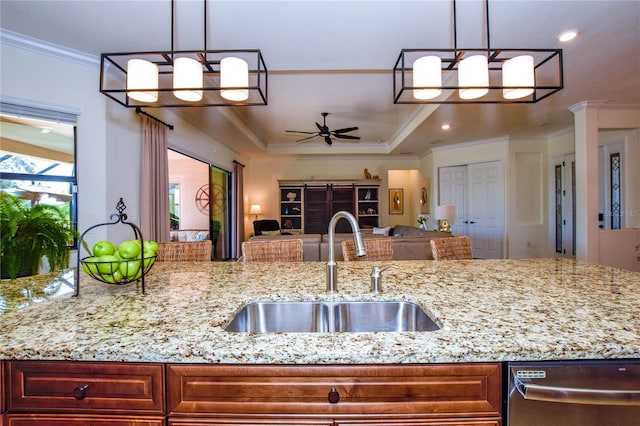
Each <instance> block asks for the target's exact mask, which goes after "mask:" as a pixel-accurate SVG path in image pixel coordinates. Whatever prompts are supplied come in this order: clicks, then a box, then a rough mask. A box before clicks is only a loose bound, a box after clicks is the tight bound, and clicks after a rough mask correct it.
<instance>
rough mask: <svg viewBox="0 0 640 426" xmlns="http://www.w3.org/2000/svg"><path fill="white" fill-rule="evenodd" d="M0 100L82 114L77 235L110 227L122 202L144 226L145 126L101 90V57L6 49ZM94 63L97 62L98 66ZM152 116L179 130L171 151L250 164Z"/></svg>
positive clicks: (164, 115)
mask: <svg viewBox="0 0 640 426" xmlns="http://www.w3.org/2000/svg"><path fill="white" fill-rule="evenodd" d="M1 47H2V48H1V50H0V52H1V55H2V57H1V60H0V75H1V77H2V78H1V79H0V93H1V94H2V97H3V98H4V99H11V100H12V101H14V102H23V103H25V104H28V105H33V104H35V105H40V106H41V107H43V108H46V107H48V108H50V109H53V110H55V109H56V107H57V108H58V109H63V110H65V111H66V110H72V111H77V112H78V113H79V116H78V126H77V131H78V133H77V134H78V137H77V152H76V161H77V177H78V229H79V231H80V232H83V231H84V230H85V229H87V228H88V227H90V226H93V225H96V224H98V223H103V222H107V221H109V215H110V214H111V213H114V212H115V211H116V210H115V206H116V203H117V202H118V200H119V198H120V197H122V198H123V199H124V202H125V204H126V205H127V209H126V213H127V215H128V220H129V221H130V222H133V223H136V224H137V225H139V224H140V158H141V141H142V134H141V133H142V132H141V124H140V123H141V120H140V117H138V116H137V115H136V113H135V111H134V110H132V109H127V108H125V107H123V106H121V105H119V104H117V103H115V102H114V101H112V100H110V99H108V98H107V97H106V96H104V95H103V94H101V93H100V91H99V81H100V71H99V66H98V60H97V58H91V57H89V56H86V55H84V56H80V59H82V60H76V59H75V55H71V54H70V55H68V56H62V55H61V54H60V53H55V54H52V53H50V52H49V50H48V48H47V46H45V45H43V46H39V47H37V49H36V50H31V49H26V48H22V47H18V46H14V45H13V44H9V43H6V42H4V39H3V43H2V46H1ZM92 60H93V62H92ZM153 115H155V116H157V117H158V118H161V119H163V121H165V122H168V123H170V124H173V125H174V126H175V129H174V130H173V131H171V130H168V131H167V137H168V141H169V145H170V146H172V147H174V148H176V149H177V150H178V151H180V152H184V153H186V154H189V155H192V156H194V157H196V158H199V159H201V160H204V161H206V162H208V163H211V164H214V165H216V166H218V167H220V168H223V169H226V170H232V169H233V160H237V161H240V162H244V163H246V159H243V158H242V157H241V156H239V155H237V154H236V153H235V152H233V151H232V150H230V149H228V148H226V147H225V146H223V145H221V144H220V143H218V142H217V141H215V140H213V139H212V138H210V137H209V136H208V135H206V134H204V133H202V132H201V131H199V130H197V129H195V128H194V127H193V126H191V125H190V124H189V123H187V122H185V121H183V120H181V119H179V118H178V117H177V116H176V115H175V114H173V113H171V112H170V111H168V110H154V111H153ZM129 233H130V230H129V229H128V228H127V227H115V226H109V227H103V228H98V229H97V230H96V232H95V233H94V232H92V239H95V240H98V239H103V238H108V239H110V240H113V241H115V242H119V241H121V240H123V239H129Z"/></svg>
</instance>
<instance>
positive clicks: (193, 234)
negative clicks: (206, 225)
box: [169, 229, 210, 243]
mask: <svg viewBox="0 0 640 426" xmlns="http://www.w3.org/2000/svg"><path fill="white" fill-rule="evenodd" d="M209 239H210V238H209V230H208V229H178V230H171V231H170V232H169V241H171V242H183V243H184V242H187V243H191V242H195V241H205V240H209Z"/></svg>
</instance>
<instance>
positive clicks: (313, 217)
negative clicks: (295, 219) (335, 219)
mask: <svg viewBox="0 0 640 426" xmlns="http://www.w3.org/2000/svg"><path fill="white" fill-rule="evenodd" d="M328 197H329V191H328V187H325V186H318V187H307V188H305V189H304V233H305V234H326V233H327V224H328V223H329V219H330V218H329V212H328V210H327V205H328V203H329V199H328Z"/></svg>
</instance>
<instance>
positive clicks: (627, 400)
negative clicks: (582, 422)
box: [513, 376, 640, 406]
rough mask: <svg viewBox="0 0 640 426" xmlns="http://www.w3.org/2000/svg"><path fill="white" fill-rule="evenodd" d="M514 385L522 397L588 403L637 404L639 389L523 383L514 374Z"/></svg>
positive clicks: (639, 399) (638, 403)
mask: <svg viewBox="0 0 640 426" xmlns="http://www.w3.org/2000/svg"><path fill="white" fill-rule="evenodd" d="M513 379H514V385H515V387H516V389H518V392H520V394H521V395H522V397H523V398H524V399H527V400H531V401H547V402H561V403H566V404H590V405H638V406H640V390H616V389H588V388H587V389H585V388H571V387H564V386H546V385H537V384H535V383H524V382H523V381H522V380H520V378H518V377H515V376H514V378H513Z"/></svg>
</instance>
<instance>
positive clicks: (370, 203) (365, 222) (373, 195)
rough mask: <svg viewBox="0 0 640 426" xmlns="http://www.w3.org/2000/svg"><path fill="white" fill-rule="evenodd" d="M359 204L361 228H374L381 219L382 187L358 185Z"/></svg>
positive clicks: (357, 205) (357, 206)
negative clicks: (380, 196)
mask: <svg viewBox="0 0 640 426" xmlns="http://www.w3.org/2000/svg"><path fill="white" fill-rule="evenodd" d="M357 189H358V194H357V197H358V198H357V202H356V203H357V204H356V208H357V210H358V224H359V225H360V228H361V229H367V228H374V227H377V226H378V223H379V220H380V202H379V201H378V200H379V192H380V187H379V186H378V185H376V186H358V187H357Z"/></svg>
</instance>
